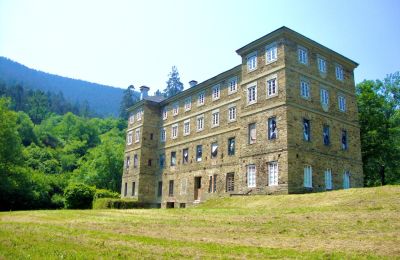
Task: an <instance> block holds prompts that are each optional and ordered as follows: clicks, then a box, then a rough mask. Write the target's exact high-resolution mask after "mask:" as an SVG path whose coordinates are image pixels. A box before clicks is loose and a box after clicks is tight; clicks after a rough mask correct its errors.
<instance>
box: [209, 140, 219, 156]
mask: <svg viewBox="0 0 400 260" xmlns="http://www.w3.org/2000/svg"><path fill="white" fill-rule="evenodd" d="M214 147H216V148H215V150H216V152H215V154H214V153H213V149H214ZM210 148H211V149H210V158H211V159H217V158H218V142H212V143H211V146H210Z"/></svg>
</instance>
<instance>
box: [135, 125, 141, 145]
mask: <svg viewBox="0 0 400 260" xmlns="http://www.w3.org/2000/svg"><path fill="white" fill-rule="evenodd" d="M139 141H140V128H138V129H136V130H135V143H138V142H139Z"/></svg>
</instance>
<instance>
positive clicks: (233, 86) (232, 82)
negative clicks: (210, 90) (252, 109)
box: [228, 77, 238, 94]
mask: <svg viewBox="0 0 400 260" xmlns="http://www.w3.org/2000/svg"><path fill="white" fill-rule="evenodd" d="M237 81H238V80H237V77H233V78H230V79H229V83H228V84H229V85H228V94H232V93H235V92H236V91H237V83H238V82H237Z"/></svg>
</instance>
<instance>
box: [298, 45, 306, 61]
mask: <svg viewBox="0 0 400 260" xmlns="http://www.w3.org/2000/svg"><path fill="white" fill-rule="evenodd" d="M297 54H298V58H299V62H300V63H301V64H308V51H307V49H306V48H304V47H300V46H299V47H298V48H297Z"/></svg>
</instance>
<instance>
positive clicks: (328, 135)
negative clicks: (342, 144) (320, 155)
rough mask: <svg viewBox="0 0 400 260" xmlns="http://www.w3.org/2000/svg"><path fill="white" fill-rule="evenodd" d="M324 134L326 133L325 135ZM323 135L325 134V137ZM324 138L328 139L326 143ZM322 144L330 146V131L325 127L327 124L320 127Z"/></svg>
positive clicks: (327, 126)
mask: <svg viewBox="0 0 400 260" xmlns="http://www.w3.org/2000/svg"><path fill="white" fill-rule="evenodd" d="M325 130H327V131H325ZM326 133H327V134H326ZM325 134H326V135H325ZM325 136H327V137H328V139H327V141H328V142H326V140H325ZM322 143H323V144H324V145H325V146H330V145H331V129H330V127H329V125H327V124H324V125H323V126H322Z"/></svg>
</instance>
